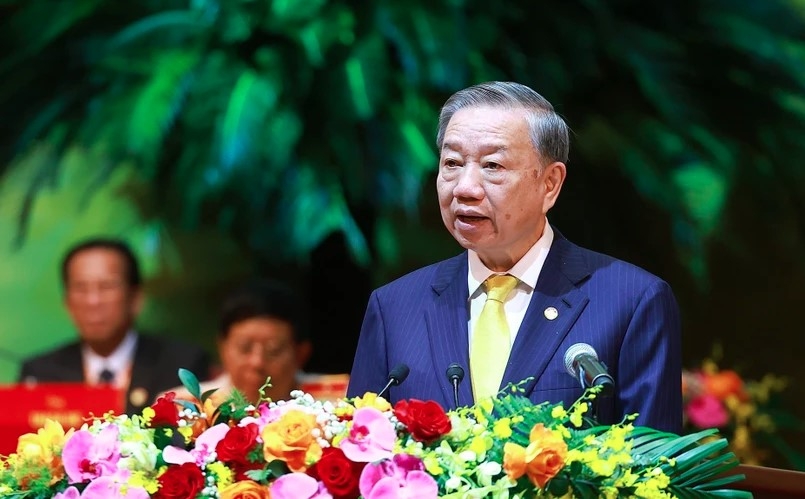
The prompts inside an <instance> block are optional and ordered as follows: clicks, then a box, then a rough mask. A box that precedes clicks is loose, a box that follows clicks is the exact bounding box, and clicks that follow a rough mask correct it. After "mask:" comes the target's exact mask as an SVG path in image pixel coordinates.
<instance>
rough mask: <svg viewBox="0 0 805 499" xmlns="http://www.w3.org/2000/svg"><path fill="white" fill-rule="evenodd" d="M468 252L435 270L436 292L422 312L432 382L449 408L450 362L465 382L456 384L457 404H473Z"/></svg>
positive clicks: (450, 387) (450, 394)
mask: <svg viewBox="0 0 805 499" xmlns="http://www.w3.org/2000/svg"><path fill="white" fill-rule="evenodd" d="M467 265H468V264H467V253H466V252H464V253H462V254H460V255H458V256H456V257H453V258H451V259H449V260H446V261H445V262H444V263H442V264H441V265H440V266H439V268H438V269H437V271H436V275H435V276H434V279H433V282H432V283H431V287H432V288H433V291H434V293H435V298H434V300H433V303H432V305H431V306H430V307H429V308H428V309H427V311H426V312H425V324H426V325H427V329H428V338H429V339H430V347H431V348H430V351H431V355H432V357H433V359H432V360H433V365H434V367H435V370H436V379H435V380H434V382H435V383H437V384H438V385H439V387H440V388H441V389H442V392H443V394H444V401H446V402H447V404H446V405H447V406H448V407H453V406H454V405H455V404H454V402H453V386H452V384H451V383H450V381H449V380H448V379H447V375H446V374H445V373H446V371H447V368H448V367H449V366H450V364H452V363H453V362H455V363H458V364H459V365H460V366H461V367H462V368H464V372H465V376H464V381H463V382H462V383H461V384H460V385H459V393H458V396H459V403H460V404H462V405H469V404H470V403H472V390H471V382H470V375H469V371H470V370H469V365H470V358H469V342H468V334H467V321H468V311H467V297H468V296H469V292H468V290H467Z"/></svg>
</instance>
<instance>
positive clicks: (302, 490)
mask: <svg viewBox="0 0 805 499" xmlns="http://www.w3.org/2000/svg"><path fill="white" fill-rule="evenodd" d="M271 499H333V496H332V495H330V493H329V492H327V488H326V487H325V486H324V484H323V483H321V482H319V481H317V480H316V479H315V478H313V477H312V476H310V475H306V474H304V473H288V474H286V475H282V476H281V477H279V478H277V479H276V480H275V481H274V483H272V484H271Z"/></svg>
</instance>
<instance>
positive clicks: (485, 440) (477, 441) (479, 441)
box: [469, 435, 493, 459]
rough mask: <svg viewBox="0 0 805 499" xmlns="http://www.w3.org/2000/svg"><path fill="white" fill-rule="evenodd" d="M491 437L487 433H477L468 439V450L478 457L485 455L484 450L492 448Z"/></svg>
mask: <svg viewBox="0 0 805 499" xmlns="http://www.w3.org/2000/svg"><path fill="white" fill-rule="evenodd" d="M492 444H493V441H492V438H491V437H489V436H488V435H478V436H476V437H473V439H472V440H471V441H470V447H469V450H471V451H473V452H474V453H475V455H476V456H478V458H479V459H480V458H482V456H485V455H486V451H488V450H489V449H491V448H492Z"/></svg>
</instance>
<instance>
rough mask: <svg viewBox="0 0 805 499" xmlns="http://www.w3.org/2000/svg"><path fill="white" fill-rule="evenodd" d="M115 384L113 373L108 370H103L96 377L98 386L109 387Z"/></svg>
mask: <svg viewBox="0 0 805 499" xmlns="http://www.w3.org/2000/svg"><path fill="white" fill-rule="evenodd" d="M114 382H115V373H113V372H112V371H110V370H109V369H106V368H104V369H103V371H101V374H100V375H98V384H99V385H111V384H114Z"/></svg>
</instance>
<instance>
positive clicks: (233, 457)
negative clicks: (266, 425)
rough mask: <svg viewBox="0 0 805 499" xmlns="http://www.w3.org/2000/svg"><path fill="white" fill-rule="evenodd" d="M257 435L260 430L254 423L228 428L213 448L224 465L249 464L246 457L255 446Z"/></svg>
mask: <svg viewBox="0 0 805 499" xmlns="http://www.w3.org/2000/svg"><path fill="white" fill-rule="evenodd" d="M259 433H260V429H259V428H258V427H257V425H256V424H255V423H249V424H247V425H246V426H234V427H232V428H230V429H229V431H227V432H226V435H224V438H222V439H221V441H220V442H218V445H217V446H215V452H216V454H218V459H219V460H221V461H223V462H225V463H239V464H247V463H249V460H248V455H249V453H250V452H251V451H252V450H253V449H254V446H255V444H257V435H258V434H259Z"/></svg>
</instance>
